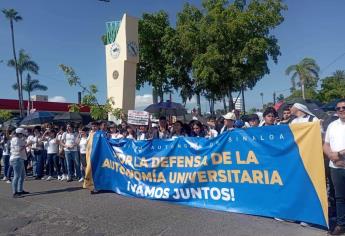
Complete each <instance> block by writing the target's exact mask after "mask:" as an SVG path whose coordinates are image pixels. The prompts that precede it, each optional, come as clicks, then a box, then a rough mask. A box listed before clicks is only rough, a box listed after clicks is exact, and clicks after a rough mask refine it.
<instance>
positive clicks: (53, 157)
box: [43, 129, 62, 181]
mask: <svg viewBox="0 0 345 236" xmlns="http://www.w3.org/2000/svg"><path fill="white" fill-rule="evenodd" d="M43 139H44V141H45V146H46V149H47V174H48V178H47V181H49V180H51V179H52V178H53V176H54V174H55V173H56V174H57V176H58V180H60V179H61V178H62V176H61V173H60V160H59V157H58V152H59V141H58V140H57V138H56V131H55V130H49V129H48V130H47V131H46V132H45V133H44V134H43ZM54 167H55V171H54Z"/></svg>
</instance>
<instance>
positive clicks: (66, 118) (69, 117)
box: [54, 112, 83, 122]
mask: <svg viewBox="0 0 345 236" xmlns="http://www.w3.org/2000/svg"><path fill="white" fill-rule="evenodd" d="M82 120H83V118H82V117H81V115H80V113H79V112H64V113H60V114H57V115H56V116H55V117H54V121H55V122H82Z"/></svg>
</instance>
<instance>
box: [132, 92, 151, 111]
mask: <svg viewBox="0 0 345 236" xmlns="http://www.w3.org/2000/svg"><path fill="white" fill-rule="evenodd" d="M152 101H153V100H152V94H143V95H137V96H135V109H138V108H146V107H147V106H148V105H150V104H152Z"/></svg>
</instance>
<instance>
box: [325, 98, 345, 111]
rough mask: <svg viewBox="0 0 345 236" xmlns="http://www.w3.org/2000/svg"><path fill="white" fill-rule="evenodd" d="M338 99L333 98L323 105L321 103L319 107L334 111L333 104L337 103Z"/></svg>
mask: <svg viewBox="0 0 345 236" xmlns="http://www.w3.org/2000/svg"><path fill="white" fill-rule="evenodd" d="M339 100H340V99H335V100H333V101H331V102H329V103H326V104H325V105H323V106H322V107H321V108H322V109H323V110H324V111H335V106H336V105H337V103H338V101H339Z"/></svg>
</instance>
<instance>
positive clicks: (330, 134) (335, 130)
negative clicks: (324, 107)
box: [325, 119, 345, 169]
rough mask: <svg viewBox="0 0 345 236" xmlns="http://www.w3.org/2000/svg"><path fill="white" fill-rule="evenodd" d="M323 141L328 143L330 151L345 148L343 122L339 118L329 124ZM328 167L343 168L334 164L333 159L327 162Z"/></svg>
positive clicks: (344, 126)
mask: <svg viewBox="0 0 345 236" xmlns="http://www.w3.org/2000/svg"><path fill="white" fill-rule="evenodd" d="M325 142H326V143H329V145H330V147H331V150H332V152H339V151H342V150H344V149H345V122H342V121H341V120H340V119H338V120H335V121H333V122H332V123H330V124H329V126H328V128H327V131H326V136H325ZM329 167H331V168H343V169H345V167H338V166H335V165H334V163H333V161H330V162H329Z"/></svg>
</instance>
